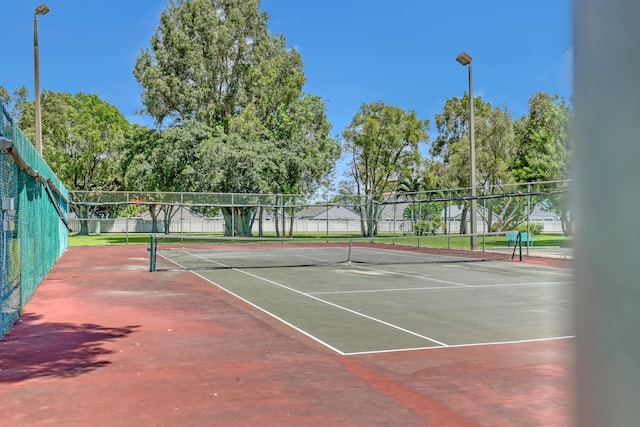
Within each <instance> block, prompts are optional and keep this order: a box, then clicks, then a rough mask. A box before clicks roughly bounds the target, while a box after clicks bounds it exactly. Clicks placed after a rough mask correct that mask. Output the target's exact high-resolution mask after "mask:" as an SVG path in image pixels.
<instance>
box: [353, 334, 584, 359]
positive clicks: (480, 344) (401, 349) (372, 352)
mask: <svg viewBox="0 0 640 427" xmlns="http://www.w3.org/2000/svg"><path fill="white" fill-rule="evenodd" d="M575 337H576V336H575V335H567V336H563V337H550V338H533V339H530V340H516V341H497V342H479V343H470V344H451V345H448V346H447V347H446V348H456V347H483V346H494V345H505V344H526V343H530V342H540V341H557V340H566V339H572V338H575ZM441 348H444V347H415V348H414V347H411V348H397V349H391V350H371V351H356V352H352V353H344V356H358V355H363V354H379V353H397V352H401V351H418V350H436V349H441Z"/></svg>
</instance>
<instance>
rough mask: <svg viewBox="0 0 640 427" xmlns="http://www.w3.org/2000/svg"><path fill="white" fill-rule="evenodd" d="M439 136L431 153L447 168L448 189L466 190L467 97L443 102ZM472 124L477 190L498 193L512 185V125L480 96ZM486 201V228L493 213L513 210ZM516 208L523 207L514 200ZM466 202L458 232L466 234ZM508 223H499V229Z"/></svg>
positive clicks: (438, 119)
mask: <svg viewBox="0 0 640 427" xmlns="http://www.w3.org/2000/svg"><path fill="white" fill-rule="evenodd" d="M435 121H436V126H437V129H438V137H437V138H436V141H435V143H434V144H433V147H432V148H431V154H432V155H434V156H441V157H442V158H443V161H444V164H445V166H446V168H445V170H446V172H445V180H446V181H447V182H448V184H449V186H450V187H458V188H468V187H469V184H470V182H469V169H470V167H469V162H470V153H469V144H470V142H469V96H468V94H465V95H464V96H463V97H462V98H451V99H449V100H447V102H446V103H445V107H444V110H443V112H442V113H440V114H437V115H436V120H435ZM474 124H475V149H476V182H475V186H476V187H477V188H489V189H491V191H492V192H494V191H500V189H501V188H504V186H505V185H508V184H511V183H513V182H515V178H514V175H513V173H512V170H511V169H510V168H511V165H512V164H513V161H514V159H515V153H516V146H515V139H514V130H513V123H512V120H511V115H510V113H509V111H508V110H507V109H506V108H505V109H500V108H494V107H493V106H492V105H491V104H490V103H487V102H484V101H483V100H482V98H481V97H477V98H474ZM502 202H503V201H496V200H493V199H489V200H487V201H486V205H487V206H486V207H487V209H486V210H480V211H479V212H480V214H485V218H484V219H485V221H486V222H487V225H488V228H489V229H491V228H493V224H492V220H493V217H494V212H496V215H497V216H498V217H499V218H506V217H507V216H506V211H505V210H510V209H513V207H514V206H513V205H512V204H511V203H509V204H507V205H505V204H501V203H502ZM514 202H516V205H517V206H518V209H523V208H524V204H523V203H520V202H518V201H517V200H515V201H514ZM469 206H470V204H469V202H465V203H464V207H463V211H462V220H461V227H460V232H461V233H465V232H466V216H467V214H468V211H469ZM506 225H508V224H505V223H502V222H500V223H499V224H498V226H497V227H498V229H500V228H501V227H503V226H506Z"/></svg>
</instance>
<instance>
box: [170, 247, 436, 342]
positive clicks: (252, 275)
mask: <svg viewBox="0 0 640 427" xmlns="http://www.w3.org/2000/svg"><path fill="white" fill-rule="evenodd" d="M185 252H186V251H185ZM186 253H189V252H186ZM189 254H190V255H192V256H195V257H197V258H200V259H202V260H204V261H208V262H213V263H215V264H218V265H221V266H224V267H229V266H227V265H224V264H222V263H220V262H217V261H213V260H209V259H207V258H204V257H202V256H200V255H196V254H191V253H189ZM176 264H177V263H176ZM229 268H230V269H231V270H234V271H237V272H238V273H242V274H245V275H247V276H250V277H253V278H255V279H258V280H262V281H264V282H267V283H270V284H272V285H276V286H279V287H281V288H283V289H286V290H288V291H290V292H294V293H297V294H300V295H303V296H305V297H307V298H311V299H313V300H316V301H318V302H321V303H324V304H327V305H330V306H332V307H335V308H338V309H340V310H344V311H346V312H348V313H351V314H355V315H357V316H360V317H364V318H365V319H368V320H373V321H374V322H378V323H381V324H383V325H386V326H389V327H390V328H393V329H397V330H399V331H402V332H404V333H407V334H410V335H413V336H416V337H418V338H421V339H424V340H427V341H431V342H433V343H436V344H438V345H441V346H443V347H446V346H447V344H445V343H443V342H440V341H438V340H436V339H433V338H429V337H427V336H425V335H421V334H418V333H416V332H413V331H410V330H408V329H405V328H402V327H400V326H397V325H394V324H392V323H389V322H385V321H384V320H381V319H377V318H375V317H372V316H369V315H366V314H363V313H359V312H357V311H355V310H351V309H349V308H346V307H342V306H341V305H338V304H334V303H332V302H330V301H325V300H323V299H321V298H318V297H315V296H313V295H309V294H307V293H305V292H302V291H299V290H297V289H294V288H291V287H289V286H286V285H283V284H282V283H278V282H275V281H273V280H270V279H267V278H265V277H261V276H258V275H256V274H253V273H249V272H248V271H244V270H241V269H239V268H233V267H229ZM198 276H200V275H199V274H198ZM200 277H202V276H200ZM206 280H208V279H206ZM211 283H213V282H211ZM216 285H217V284H216ZM217 286H218V287H220V288H222V289H224V288H223V287H222V286H220V285H217ZM227 292H229V293H231V294H233V295H236V294H234V293H232V292H230V291H227ZM240 298H241V297H240ZM241 299H243V300H244V298H241ZM245 301H246V300H245ZM247 302H248V301H247ZM250 304H251V305H253V306H254V307H258V306H257V305H255V304H253V303H250ZM258 308H260V307H258ZM260 309H261V310H262V311H263V312H265V313H267V314H270V315H271V316H273V317H274V318H276V319H278V320H282V319H280V318H279V317H278V316H276V315H275V314H273V313H271V312H269V311H267V310H265V309H263V308H260ZM285 323H286V324H287V325H291V324H290V323H289V322H285ZM295 329H296V330H301V329H299V328H295ZM305 334H306V335H307V336H310V337H311V336H312V335H310V334H308V333H305ZM314 339H315V340H316V341H318V342H320V343H324V342H323V341H321V340H320V339H318V338H315V337H314ZM325 345H326V344H325ZM327 347H329V348H331V349H333V347H331V346H329V345H327Z"/></svg>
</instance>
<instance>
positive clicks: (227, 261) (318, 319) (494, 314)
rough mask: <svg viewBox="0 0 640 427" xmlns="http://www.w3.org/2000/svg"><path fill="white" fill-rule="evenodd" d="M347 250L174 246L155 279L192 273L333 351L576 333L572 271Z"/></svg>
mask: <svg viewBox="0 0 640 427" xmlns="http://www.w3.org/2000/svg"><path fill="white" fill-rule="evenodd" d="M225 248H227V249H225ZM347 250H350V249H347V248H345V247H330V246H329V247H278V246H277V245H269V246H268V247H262V248H256V247H255V246H251V247H243V246H242V245H235V246H234V247H233V248H232V249H228V247H227V246H224V247H222V246H221V247H218V248H213V249H211V248H209V249H204V248H201V249H194V248H191V249H173V250H169V251H161V252H159V254H160V256H159V257H158V260H157V263H158V270H159V271H158V272H157V273H153V274H163V270H171V269H176V268H185V269H189V270H192V271H193V273H194V274H197V275H199V276H201V277H203V278H204V279H206V280H208V281H210V282H211V283H213V284H215V285H217V286H219V287H221V288H223V289H225V290H227V291H228V292H230V293H232V294H234V295H235V296H237V297H238V298H241V299H243V300H245V301H246V302H248V303H250V304H252V305H253V306H255V307H256V308H257V309H259V310H262V311H264V312H266V313H268V314H269V315H271V316H273V317H274V318H277V319H279V320H280V321H282V322H284V323H286V324H288V325H290V326H291V327H293V328H295V329H297V330H298V331H300V332H301V333H303V334H306V335H307V336H309V337H311V338H312V339H314V340H316V341H318V342H320V343H322V344H324V345H325V346H327V347H329V348H331V349H332V350H334V351H336V352H337V353H340V354H358V353H370V352H386V351H398V350H410V349H425V348H438V347H447V346H467V345H477V344H497V343H508V342H519V341H533V340H550V339H557V338H562V337H567V336H572V335H573V334H574V329H573V325H572V322H571V315H572V297H571V295H572V272H571V270H566V269H557V268H548V267H547V268H542V267H535V266H531V265H527V264H524V263H518V262H500V261H491V262H480V261H479V260H478V259H475V260H474V259H469V258H466V257H459V256H455V255H446V256H444V257H442V256H432V255H428V254H420V253H416V252H415V251H410V250H407V251H404V250H397V249H393V248H384V247H383V248H373V247H367V248H353V253H351V254H349V256H348V258H347V257H345V255H346V254H345V251H347ZM356 251H358V252H359V253H358V254H356V253H355V252H356ZM359 257H362V260H360V258H359ZM347 259H349V260H350V261H344V260H347ZM365 259H367V260H368V261H365ZM341 260H342V261H341Z"/></svg>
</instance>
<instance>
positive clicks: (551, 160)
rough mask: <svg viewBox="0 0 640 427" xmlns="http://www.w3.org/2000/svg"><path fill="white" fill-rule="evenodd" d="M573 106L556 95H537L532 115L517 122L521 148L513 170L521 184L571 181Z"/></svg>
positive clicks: (519, 147)
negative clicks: (571, 123)
mask: <svg viewBox="0 0 640 427" xmlns="http://www.w3.org/2000/svg"><path fill="white" fill-rule="evenodd" d="M572 114H573V113H572V109H571V106H570V105H568V104H567V103H566V102H565V100H564V98H561V97H559V96H557V95H550V94H548V93H543V92H538V93H536V94H535V95H533V96H532V97H531V99H529V113H528V114H527V116H525V117H522V118H520V119H519V120H518V121H517V123H516V139H517V140H518V149H517V153H516V161H515V162H514V163H513V166H512V170H513V171H514V173H515V174H516V176H517V178H518V181H519V182H540V181H553V180H560V179H567V178H569V169H570V154H571V150H570V139H569V125H570V121H571V117H572Z"/></svg>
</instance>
